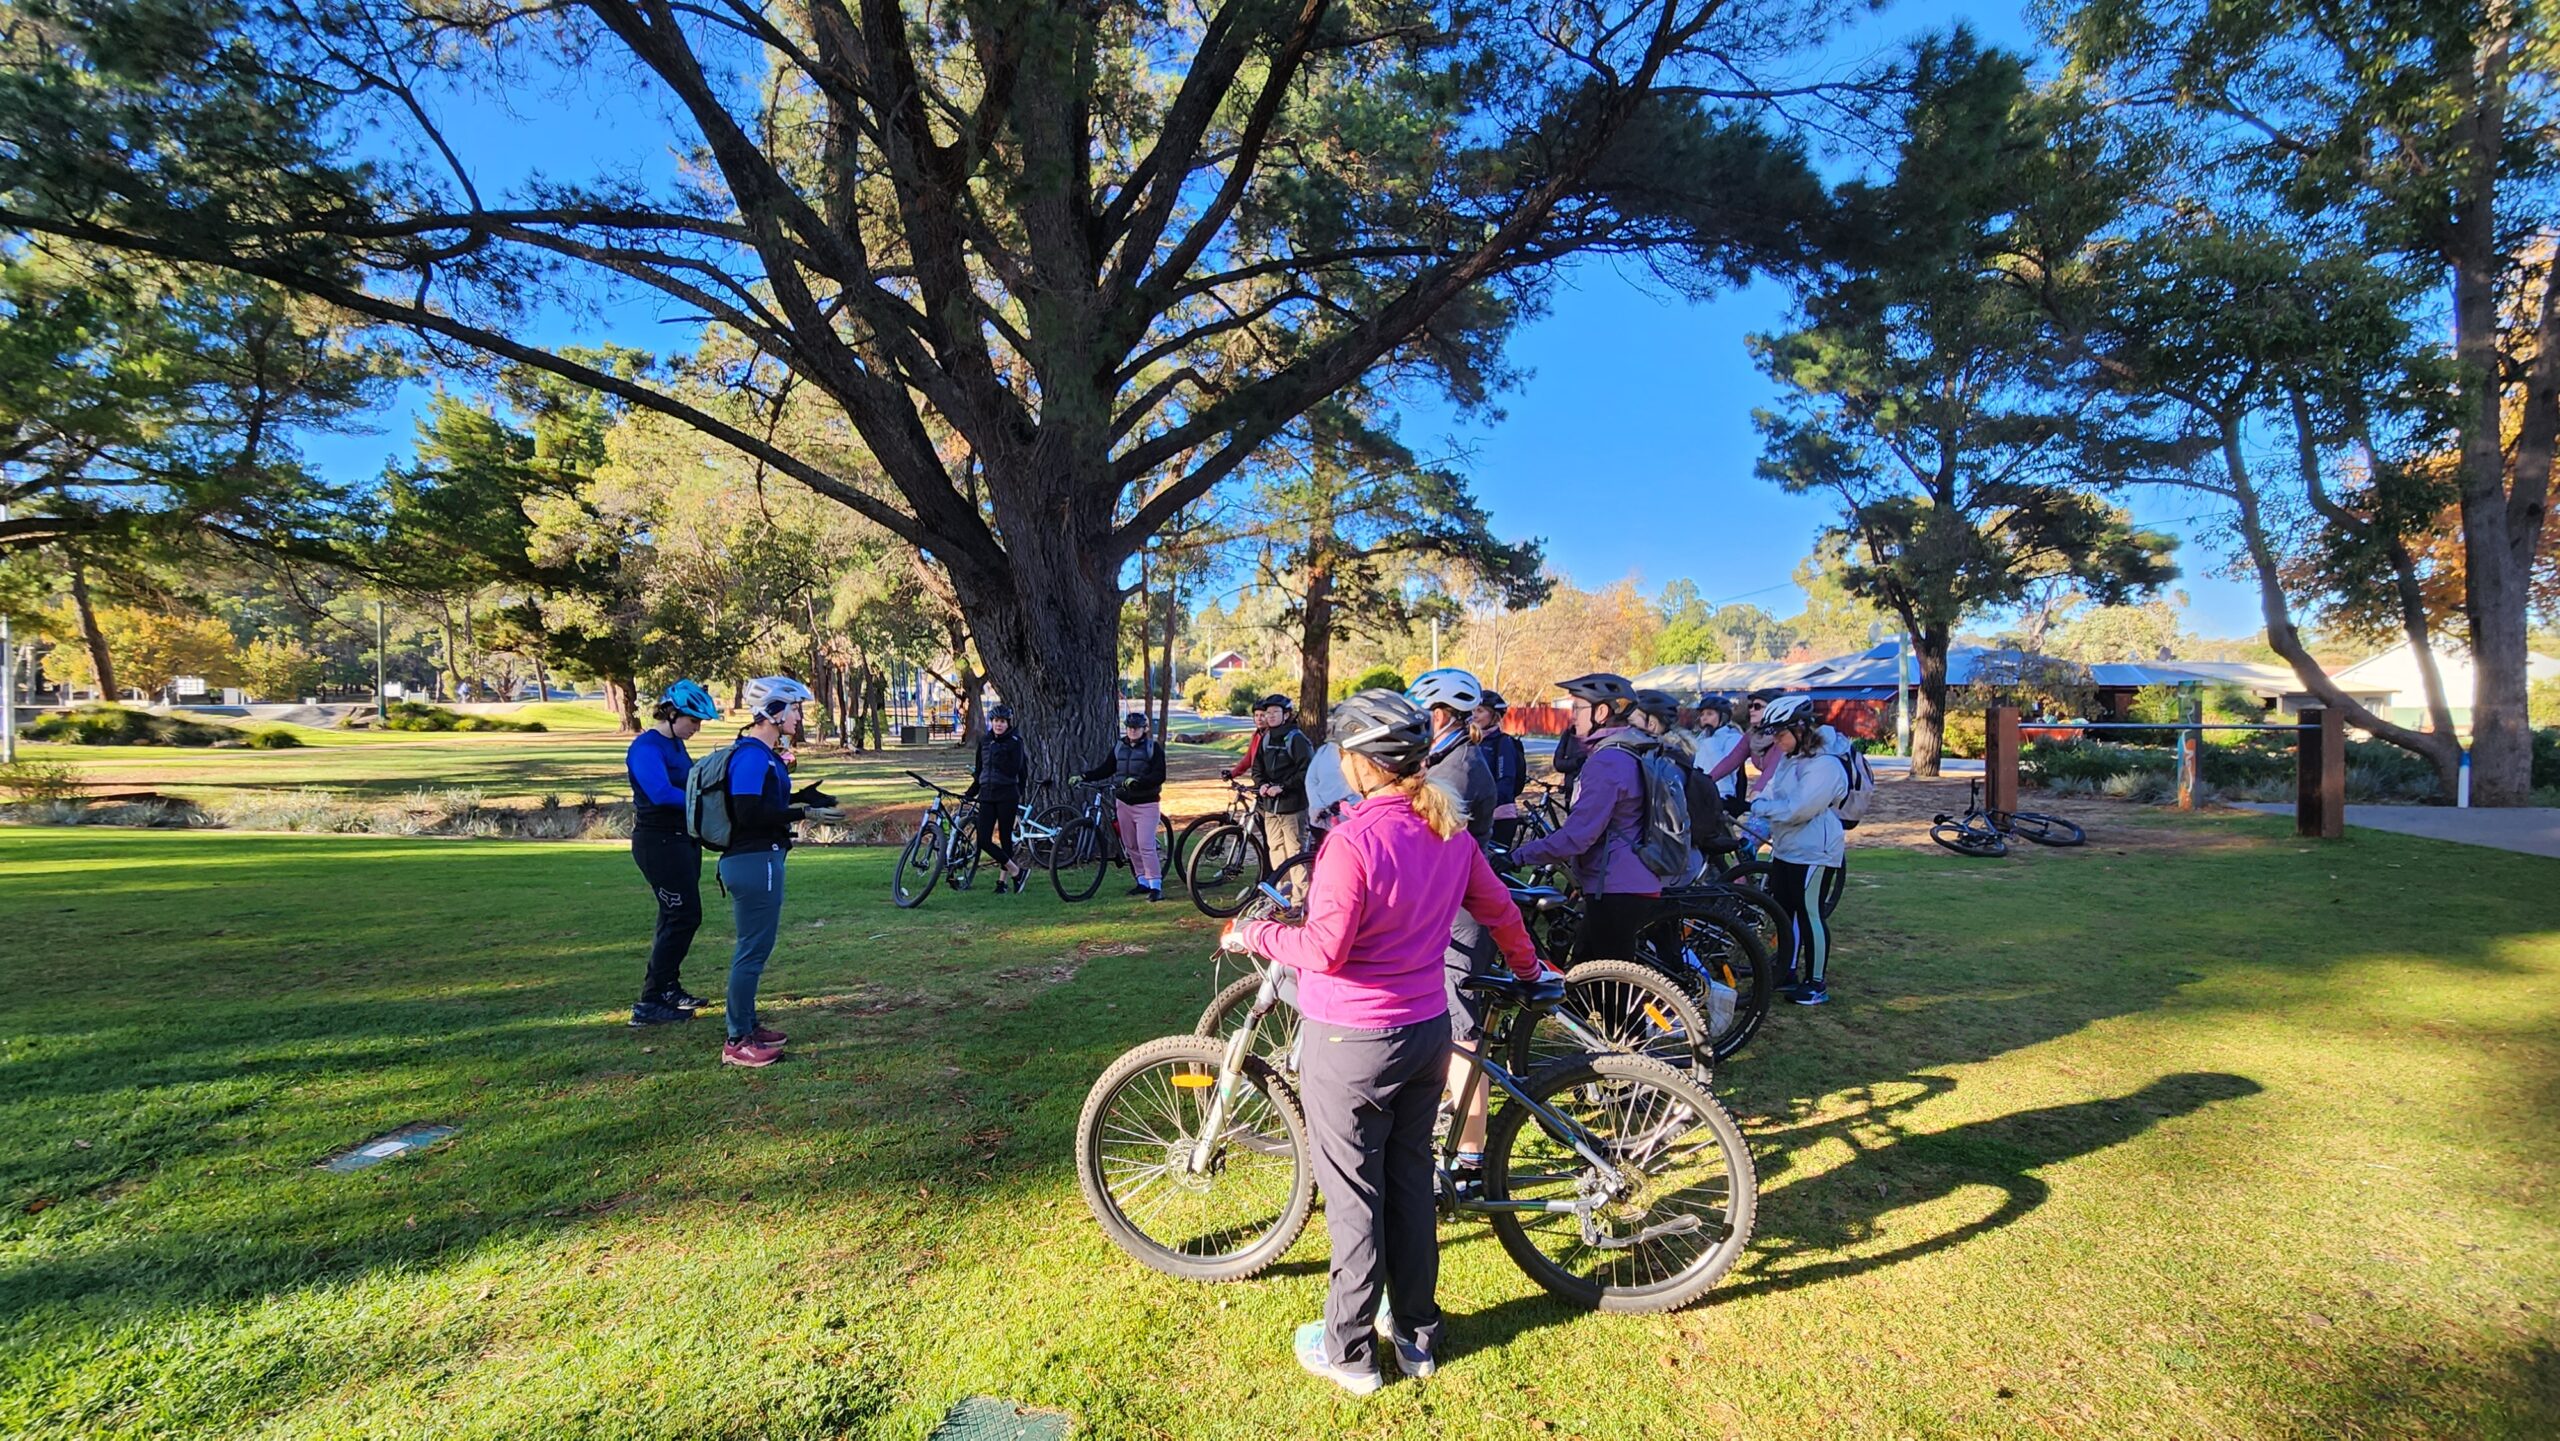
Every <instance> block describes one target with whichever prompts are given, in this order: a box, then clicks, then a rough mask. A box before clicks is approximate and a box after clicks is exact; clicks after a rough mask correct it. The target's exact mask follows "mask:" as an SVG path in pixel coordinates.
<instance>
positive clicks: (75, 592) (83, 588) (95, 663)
mask: <svg viewBox="0 0 2560 1441" xmlns="http://www.w3.org/2000/svg"><path fill="white" fill-rule="evenodd" d="M71 608H72V610H73V611H74V612H76V613H77V614H78V616H79V619H80V644H81V645H82V646H84V647H86V648H87V649H88V652H89V671H90V673H91V674H92V675H95V676H96V677H97V678H98V699H99V701H101V702H102V703H105V704H108V705H112V704H114V703H115V700H116V697H117V696H118V695H119V694H121V692H119V691H118V690H117V689H116V663H115V658H114V657H113V656H110V655H108V654H107V636H106V632H104V631H102V630H100V629H98V611H97V607H96V606H95V605H93V604H92V603H91V602H90V600H89V573H88V571H87V570H86V569H84V568H83V567H82V566H81V564H80V562H79V561H77V560H75V561H73V562H71ZM65 675H66V679H65V680H64V682H63V688H64V689H65V690H68V689H70V681H69V680H68V679H67V676H68V672H65ZM63 699H64V700H65V701H66V702H67V701H68V700H69V699H70V697H69V696H65V697H63Z"/></svg>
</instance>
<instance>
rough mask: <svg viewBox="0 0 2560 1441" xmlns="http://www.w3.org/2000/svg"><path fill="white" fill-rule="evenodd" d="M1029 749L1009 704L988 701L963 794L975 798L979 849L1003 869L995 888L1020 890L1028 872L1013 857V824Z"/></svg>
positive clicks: (1026, 777)
mask: <svg viewBox="0 0 2560 1441" xmlns="http://www.w3.org/2000/svg"><path fill="white" fill-rule="evenodd" d="M1030 767H1031V753H1030V750H1029V748H1028V747H1026V746H1024V745H1023V743H1022V737H1021V736H1019V735H1017V734H1015V733H1014V729H1013V707H1011V706H1009V705H992V706H989V707H987V733H986V734H985V735H982V736H980V737H978V761H977V765H976V766H975V767H974V768H973V769H972V770H971V772H970V774H969V788H968V789H967V790H965V791H962V792H961V793H960V798H961V799H962V800H974V801H976V802H977V803H978V853H979V854H981V855H984V856H987V857H989V858H991V859H993V860H994V861H995V862H996V863H997V864H998V865H1000V866H1002V867H1003V869H1002V870H1001V871H999V872H998V873H997V876H996V894H998V895H1002V894H1004V893H1005V892H1006V891H1008V890H1010V891H1014V892H1017V893H1018V892H1020V891H1021V889H1022V883H1023V882H1024V881H1026V880H1028V879H1029V878H1030V872H1029V870H1028V869H1027V868H1025V867H1024V866H1023V865H1022V864H1021V863H1020V862H1018V861H1016V860H1015V859H1014V858H1013V827H1014V823H1015V822H1016V821H1017V820H1019V819H1021V816H1022V790H1023V787H1025V786H1027V785H1029V784H1030V783H1031V773H1030Z"/></svg>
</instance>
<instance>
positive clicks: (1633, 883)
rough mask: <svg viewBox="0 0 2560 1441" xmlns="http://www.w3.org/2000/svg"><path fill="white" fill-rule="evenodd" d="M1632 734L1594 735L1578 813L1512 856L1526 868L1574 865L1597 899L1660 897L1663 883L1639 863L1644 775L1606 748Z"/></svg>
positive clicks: (1580, 780) (1578, 786)
mask: <svg viewBox="0 0 2560 1441" xmlns="http://www.w3.org/2000/svg"><path fill="white" fill-rule="evenodd" d="M1627 734H1630V731H1629V729H1628V728H1627V727H1625V726H1612V727H1610V728H1609V729H1607V730H1602V731H1594V732H1592V733H1591V738H1590V743H1589V746H1588V748H1587V749H1586V751H1585V752H1584V753H1585V755H1587V756H1588V757H1589V758H1588V759H1586V760H1585V761H1583V763H1582V773H1581V775H1579V776H1577V777H1576V778H1575V781H1574V792H1573V811H1572V813H1571V814H1569V815H1567V816H1566V817H1565V820H1564V824H1563V825H1561V826H1558V827H1556V831H1555V834H1553V835H1549V836H1540V837H1539V838H1538V839H1536V840H1534V841H1531V842H1529V843H1528V844H1527V845H1524V846H1522V847H1520V848H1519V849H1518V850H1515V851H1513V852H1512V853H1511V854H1512V857H1513V858H1514V859H1516V860H1519V861H1521V862H1522V863H1524V864H1527V865H1546V864H1549V863H1551V862H1556V861H1570V862H1572V864H1573V883H1574V884H1575V885H1576V886H1578V887H1580V888H1581V889H1582V890H1583V891H1585V892H1586V893H1588V894H1591V895H1596V896H1658V895H1661V894H1662V881H1661V880H1660V878H1658V877H1656V876H1655V875H1654V873H1653V872H1652V871H1651V870H1648V869H1646V867H1645V863H1644V862H1643V861H1641V860H1639V859H1637V857H1636V841H1637V840H1638V838H1640V837H1641V836H1642V835H1643V834H1644V775H1643V772H1642V771H1640V770H1639V769H1638V768H1637V766H1636V758H1635V757H1634V756H1631V755H1629V754H1627V752H1626V751H1625V750H1624V749H1622V748H1620V747H1618V746H1613V745H1607V744H1605V743H1606V742H1608V741H1611V740H1614V739H1616V738H1618V737H1620V736H1624V735H1627Z"/></svg>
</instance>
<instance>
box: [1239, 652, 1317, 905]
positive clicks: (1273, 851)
mask: <svg viewBox="0 0 2560 1441" xmlns="http://www.w3.org/2000/svg"><path fill="white" fill-rule="evenodd" d="M1254 719H1255V720H1256V721H1257V722H1259V723H1260V724H1261V726H1262V740H1261V744H1259V745H1257V746H1256V747H1255V748H1254V752H1253V789H1254V794H1255V795H1256V796H1257V797H1259V799H1258V800H1257V801H1256V802H1255V805H1256V807H1257V808H1258V809H1259V810H1260V811H1261V813H1262V844H1263V849H1264V850H1266V851H1268V852H1269V853H1270V856H1271V865H1272V868H1273V869H1275V870H1276V869H1278V868H1279V867H1281V866H1285V865H1287V864H1288V863H1289V862H1291V861H1293V860H1295V859H1297V857H1298V854H1299V852H1301V851H1304V850H1305V849H1306V848H1307V765H1308V763H1309V762H1311V761H1313V760H1314V759H1315V755H1316V748H1315V747H1314V745H1312V744H1310V743H1309V742H1308V740H1307V733H1306V732H1305V731H1302V730H1300V729H1298V708H1297V706H1296V705H1295V704H1294V703H1292V702H1291V701H1290V699H1289V698H1288V697H1287V696H1284V695H1279V694H1277V693H1275V694H1272V695H1267V696H1264V697H1263V698H1262V704H1260V705H1258V706H1256V707H1254ZM1305 875H1306V868H1304V867H1301V868H1299V869H1298V870H1296V871H1292V872H1291V873H1290V876H1291V879H1290V880H1289V882H1288V883H1287V885H1286V887H1285V889H1286V890H1287V891H1288V893H1289V898H1290V899H1291V900H1293V901H1294V900H1298V899H1300V898H1302V897H1303V896H1304V895H1305V894H1306V880H1305Z"/></svg>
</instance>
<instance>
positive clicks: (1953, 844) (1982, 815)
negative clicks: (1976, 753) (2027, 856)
mask: <svg viewBox="0 0 2560 1441" xmlns="http://www.w3.org/2000/svg"><path fill="white" fill-rule="evenodd" d="M1970 789H1971V796H1970V798H1969V799H1968V801H1967V802H1966V805H1965V812H1964V814H1963V815H1961V816H1950V815H1941V816H1939V817H1938V818H1937V821H1936V822H1935V823H1934V824H1932V825H1931V826H1930V827H1929V839H1931V840H1933V841H1936V842H1937V843H1938V844H1940V845H1942V846H1945V847H1946V848H1947V849H1948V850H1951V851H1954V852H1955V853H1956V854H1957V855H1960V856H1985V857H1989V856H2005V855H2007V854H2008V853H2009V838H2010V837H2012V836H2015V837H2018V838H2020V839H2022V840H2030V841H2034V842H2035V843H2036V844H2037V845H2040V846H2076V845H2081V844H2083V843H2085V842H2086V841H2087V840H2088V839H2089V834H2088V832H2086V831H2084V830H2082V829H2080V827H2079V826H2077V825H2075V824H2073V823H2072V822H2070V821H2067V820H2064V819H2063V818H2062V817H2060V816H2048V815H2041V814H2039V813H2037V812H2035V811H1998V810H1992V809H1990V808H1989V807H1987V806H1985V805H1983V803H1982V782H1980V781H1975V782H1974V783H1973V785H1972V787H1971V788H1970Z"/></svg>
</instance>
